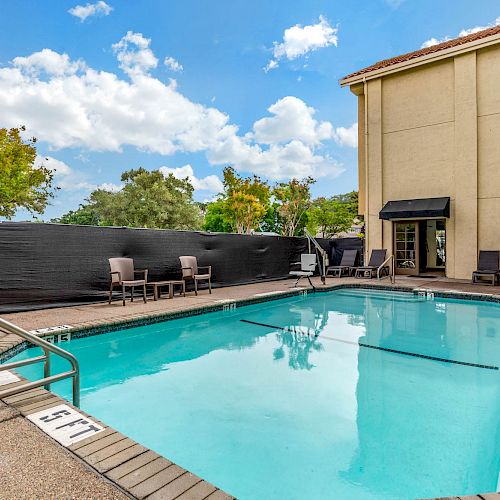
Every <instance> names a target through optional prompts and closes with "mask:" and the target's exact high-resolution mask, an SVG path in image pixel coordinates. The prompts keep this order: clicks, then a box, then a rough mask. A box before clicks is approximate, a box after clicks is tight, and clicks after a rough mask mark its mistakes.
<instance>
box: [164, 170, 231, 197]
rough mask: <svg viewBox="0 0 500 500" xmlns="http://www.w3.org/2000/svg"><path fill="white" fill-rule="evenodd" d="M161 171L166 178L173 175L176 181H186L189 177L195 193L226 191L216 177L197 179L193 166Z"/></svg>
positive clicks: (209, 176) (208, 176)
mask: <svg viewBox="0 0 500 500" xmlns="http://www.w3.org/2000/svg"><path fill="white" fill-rule="evenodd" d="M159 170H160V172H161V173H162V174H163V175H164V176H167V175H168V174H172V175H173V176H174V177H175V178H176V179H185V178H186V177H187V178H188V179H189V180H190V181H191V184H192V185H193V187H194V189H195V191H210V192H212V193H219V192H221V191H222V190H223V189H224V186H223V185H222V181H221V180H220V179H219V178H218V177H217V176H216V175H207V176H206V177H203V178H198V177H196V176H195V175H194V171H193V167H192V166H191V165H184V166H183V167H176V168H171V167H160V169H159Z"/></svg>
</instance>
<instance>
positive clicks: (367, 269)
mask: <svg viewBox="0 0 500 500" xmlns="http://www.w3.org/2000/svg"><path fill="white" fill-rule="evenodd" d="M386 255H387V250H386V249H385V248H382V249H377V250H372V254H371V255H370V261H369V262H368V265H367V266H362V267H357V268H356V272H355V274H354V277H355V278H364V277H365V276H366V275H367V274H368V273H369V274H370V278H373V276H374V275H376V274H377V269H378V268H379V267H380V266H381V265H382V264H383V263H384V261H385V259H386ZM381 271H382V274H383V273H384V272H385V273H386V276H389V266H384V267H383V268H382V270H381Z"/></svg>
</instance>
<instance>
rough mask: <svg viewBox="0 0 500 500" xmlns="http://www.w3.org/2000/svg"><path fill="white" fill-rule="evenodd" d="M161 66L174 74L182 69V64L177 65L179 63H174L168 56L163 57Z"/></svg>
mask: <svg viewBox="0 0 500 500" xmlns="http://www.w3.org/2000/svg"><path fill="white" fill-rule="evenodd" d="M163 64H164V65H165V66H166V67H167V68H169V69H171V70H172V71H175V72H176V73H178V72H179V71H182V70H183V69H184V68H183V67H182V64H180V63H179V61H176V60H175V59H174V58H173V57H170V56H168V57H165V60H164V61H163Z"/></svg>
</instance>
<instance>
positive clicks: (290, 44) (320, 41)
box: [264, 16, 338, 72]
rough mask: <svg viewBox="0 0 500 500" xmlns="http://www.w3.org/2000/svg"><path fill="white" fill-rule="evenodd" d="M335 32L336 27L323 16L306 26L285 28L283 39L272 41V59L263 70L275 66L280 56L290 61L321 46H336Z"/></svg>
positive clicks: (298, 25) (336, 30)
mask: <svg viewBox="0 0 500 500" xmlns="http://www.w3.org/2000/svg"><path fill="white" fill-rule="evenodd" d="M337 33H338V28H334V27H332V26H331V25H330V23H329V22H328V20H327V19H326V18H324V17H323V16H319V22H318V23H317V24H311V25H307V26H301V25H300V24H296V25H295V26H292V27H290V28H287V29H286V30H285V32H284V33H283V41H282V42H281V43H278V42H273V46H274V49H273V55H274V59H271V60H270V61H269V63H268V64H267V66H266V67H265V68H264V70H265V71H266V72H267V71H269V70H271V69H274V68H277V67H278V61H279V60H280V59H281V58H282V57H286V59H288V60H289V61H291V60H293V59H296V58H297V57H300V56H303V55H306V54H308V53H309V52H313V51H315V50H318V49H320V48H323V47H329V46H331V45H335V46H337V43H338V37H337Z"/></svg>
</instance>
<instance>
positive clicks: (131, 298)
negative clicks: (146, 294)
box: [130, 287, 134, 302]
mask: <svg viewBox="0 0 500 500" xmlns="http://www.w3.org/2000/svg"><path fill="white" fill-rule="evenodd" d="M130 302H134V287H131V292H130Z"/></svg>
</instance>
